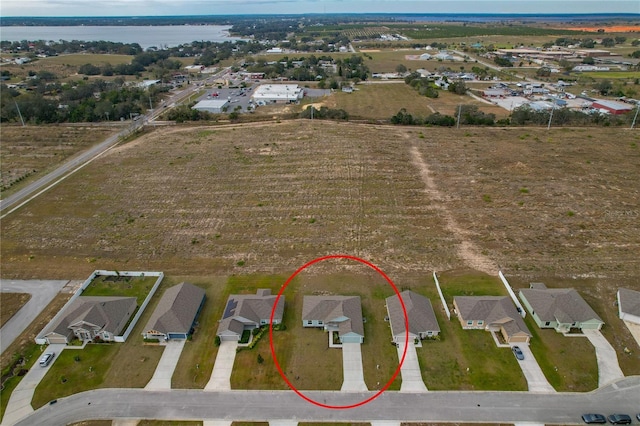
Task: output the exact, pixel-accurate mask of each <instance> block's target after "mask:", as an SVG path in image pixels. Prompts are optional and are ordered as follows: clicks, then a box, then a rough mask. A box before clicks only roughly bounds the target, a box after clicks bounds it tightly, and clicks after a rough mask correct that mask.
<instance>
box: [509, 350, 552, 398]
mask: <svg viewBox="0 0 640 426" xmlns="http://www.w3.org/2000/svg"><path fill="white" fill-rule="evenodd" d="M511 346H512V347H513V346H518V347H519V348H520V350H521V351H522V353H523V354H524V359H523V360H522V361H518V365H519V366H520V368H521V369H522V373H523V374H524V377H525V379H527V385H528V387H529V392H555V391H556V390H555V389H554V388H553V386H551V385H550V384H549V381H548V380H547V378H546V376H545V375H544V373H543V372H542V369H541V368H540V365H539V364H538V361H536V358H535V357H534V356H533V353H532V352H531V348H530V347H529V345H527V344H521V345H511ZM514 356H515V355H514Z"/></svg>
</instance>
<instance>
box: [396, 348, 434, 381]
mask: <svg viewBox="0 0 640 426" xmlns="http://www.w3.org/2000/svg"><path fill="white" fill-rule="evenodd" d="M397 349H398V362H399V361H400V360H401V359H402V354H403V353H404V342H403V343H398V346H397ZM400 374H401V375H402V384H401V385H400V392H426V391H427V386H426V385H425V384H424V381H422V373H420V364H419V363H418V354H417V353H416V346H415V344H414V343H413V342H412V341H409V346H407V355H406V356H405V357H404V363H403V364H402V367H400Z"/></svg>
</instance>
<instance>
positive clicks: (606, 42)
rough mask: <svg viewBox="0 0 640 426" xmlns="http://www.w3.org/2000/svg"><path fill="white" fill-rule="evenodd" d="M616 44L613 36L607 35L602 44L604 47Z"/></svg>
mask: <svg viewBox="0 0 640 426" xmlns="http://www.w3.org/2000/svg"><path fill="white" fill-rule="evenodd" d="M615 45H616V41H615V40H614V39H612V38H611V37H605V38H603V39H602V46H604V47H613V46H615Z"/></svg>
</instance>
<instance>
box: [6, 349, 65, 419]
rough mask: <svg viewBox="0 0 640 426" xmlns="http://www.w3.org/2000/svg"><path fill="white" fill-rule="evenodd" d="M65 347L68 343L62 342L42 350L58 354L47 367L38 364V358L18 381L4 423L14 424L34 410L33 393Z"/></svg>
mask: <svg viewBox="0 0 640 426" xmlns="http://www.w3.org/2000/svg"><path fill="white" fill-rule="evenodd" d="M65 347H66V345H62V344H59V345H49V346H47V348H46V349H45V350H44V351H42V354H44V353H45V352H52V351H53V352H54V353H55V354H56V356H55V358H54V359H53V361H52V362H51V363H50V364H49V365H48V366H46V367H41V366H40V365H38V361H37V360H36V362H35V364H33V366H32V367H31V369H30V370H29V372H28V373H27V374H25V376H24V377H23V378H22V380H21V381H20V383H18V386H16V388H15V389H14V390H13V393H12V394H11V397H10V398H9V403H8V404H7V409H6V410H5V413H4V417H3V418H2V424H3V425H13V424H15V423H16V422H17V421H18V420H20V419H21V418H23V417H25V416H28V415H29V414H31V413H32V412H33V408H32V407H31V400H32V399H33V393H34V392H35V390H36V386H38V384H39V383H40V381H41V380H42V378H43V377H44V376H45V374H47V371H49V369H50V368H51V366H52V365H53V364H55V362H56V360H57V359H58V356H59V355H60V352H62V351H63V350H64V349H65Z"/></svg>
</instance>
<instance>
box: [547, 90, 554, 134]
mask: <svg viewBox="0 0 640 426" xmlns="http://www.w3.org/2000/svg"><path fill="white" fill-rule="evenodd" d="M554 109H556V100H555V98H554V99H553V106H552V107H551V114H549V123H548V124H547V130H549V129H550V128H551V120H552V119H553V110H554Z"/></svg>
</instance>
